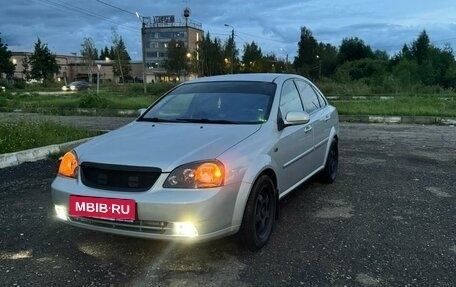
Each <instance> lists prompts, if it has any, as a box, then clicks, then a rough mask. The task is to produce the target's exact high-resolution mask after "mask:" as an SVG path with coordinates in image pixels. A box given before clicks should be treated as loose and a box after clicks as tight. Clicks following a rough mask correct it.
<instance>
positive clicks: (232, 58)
mask: <svg viewBox="0 0 456 287" xmlns="http://www.w3.org/2000/svg"><path fill="white" fill-rule="evenodd" d="M225 26H226V27H231V74H234V27H233V26H231V25H228V24H225Z"/></svg>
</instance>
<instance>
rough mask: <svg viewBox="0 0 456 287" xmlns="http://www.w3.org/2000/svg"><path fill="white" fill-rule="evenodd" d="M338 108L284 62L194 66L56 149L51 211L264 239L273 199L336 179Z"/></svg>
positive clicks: (81, 218) (183, 232)
mask: <svg viewBox="0 0 456 287" xmlns="http://www.w3.org/2000/svg"><path fill="white" fill-rule="evenodd" d="M338 137H339V120H338V114H337V111H336V109H335V108H334V107H333V106H331V105H329V104H328V102H327V100H326V99H325V97H324V96H323V94H322V93H321V92H320V90H319V89H318V88H317V87H316V86H315V85H314V84H312V83H311V82H310V81H309V80H307V79H306V78H303V77H301V76H298V75H287V74H243V75H223V76H214V77H207V78H199V79H196V80H192V81H189V82H186V83H183V84H180V85H178V86H176V87H175V88H174V89H172V90H171V91H169V92H168V93H166V94H165V95H164V96H163V97H161V98H160V99H158V100H157V101H156V102H155V103H154V104H152V105H151V106H150V107H149V108H148V109H147V110H143V111H142V114H141V115H140V116H139V118H138V119H137V120H135V121H133V122H131V123H129V124H127V125H125V126H124V127H121V128H120V129H118V130H115V131H112V132H109V133H107V134H104V135H101V136H98V137H96V138H93V139H91V140H90V141H88V142H86V143H84V144H82V145H80V146H78V147H76V148H75V149H73V150H72V151H70V152H68V153H66V154H65V155H64V156H63V157H62V158H61V162H60V166H59V171H58V175H57V177H56V178H55V180H54V182H53V183H52V198H53V203H54V206H55V211H56V215H57V218H59V219H61V220H63V221H65V222H67V223H69V224H71V225H74V226H77V227H82V228H87V229H92V230H97V231H104V232H109V233H114V234H120V235H127V236H134V237H141V238H153V239H167V240H168V239H170V240H188V241H203V240H209V239H215V238H219V237H222V236H227V235H230V234H235V233H238V235H239V238H240V239H241V242H243V244H244V245H245V246H246V247H247V248H248V249H250V250H257V249H259V248H261V247H262V246H264V245H265V244H266V242H267V241H268V239H269V237H270V235H271V232H272V229H273V225H274V221H275V219H276V218H277V215H278V206H279V205H278V200H280V199H281V198H282V197H284V196H285V195H286V194H288V193H289V192H290V191H292V190H293V189H294V188H296V187H297V186H299V185H300V184H301V183H303V182H304V181H305V180H307V179H309V178H310V177H313V176H314V175H316V177H315V178H318V179H319V180H320V181H321V182H323V183H331V182H333V181H334V180H335V178H336V174H337V166H338Z"/></svg>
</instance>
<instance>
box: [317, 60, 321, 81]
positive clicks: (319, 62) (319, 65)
mask: <svg viewBox="0 0 456 287" xmlns="http://www.w3.org/2000/svg"><path fill="white" fill-rule="evenodd" d="M317 60H318V79H320V78H321V59H320V56H319V55H317Z"/></svg>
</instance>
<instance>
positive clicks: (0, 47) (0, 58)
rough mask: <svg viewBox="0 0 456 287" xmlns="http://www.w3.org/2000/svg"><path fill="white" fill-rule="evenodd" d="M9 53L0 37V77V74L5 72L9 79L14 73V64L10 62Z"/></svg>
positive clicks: (0, 75)
mask: <svg viewBox="0 0 456 287" xmlns="http://www.w3.org/2000/svg"><path fill="white" fill-rule="evenodd" d="M11 55H12V54H11V51H9V50H8V45H7V44H3V43H2V38H0V78H1V77H2V74H5V75H6V78H8V79H11V78H12V77H13V75H14V70H15V68H16V65H15V64H13V62H11Z"/></svg>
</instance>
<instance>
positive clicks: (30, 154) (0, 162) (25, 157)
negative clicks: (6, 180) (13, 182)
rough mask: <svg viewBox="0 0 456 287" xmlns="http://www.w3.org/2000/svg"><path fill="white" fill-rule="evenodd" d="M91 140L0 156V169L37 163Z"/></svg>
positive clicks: (86, 139)
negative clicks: (26, 163)
mask: <svg viewBox="0 0 456 287" xmlns="http://www.w3.org/2000/svg"><path fill="white" fill-rule="evenodd" d="M89 139H91V138H85V139H81V140H76V141H72V142H66V143H61V144H54V145H48V146H44V147H37V148H32V149H28V150H22V151H18V152H12V153H5V154H0V168H5V167H10V166H16V165H19V164H21V163H23V162H30V161H37V160H41V159H45V158H46V157H48V156H49V155H50V154H53V153H64V152H67V151H69V150H71V149H72V148H74V147H75V146H78V145H80V144H82V143H84V142H86V141H88V140H89Z"/></svg>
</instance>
